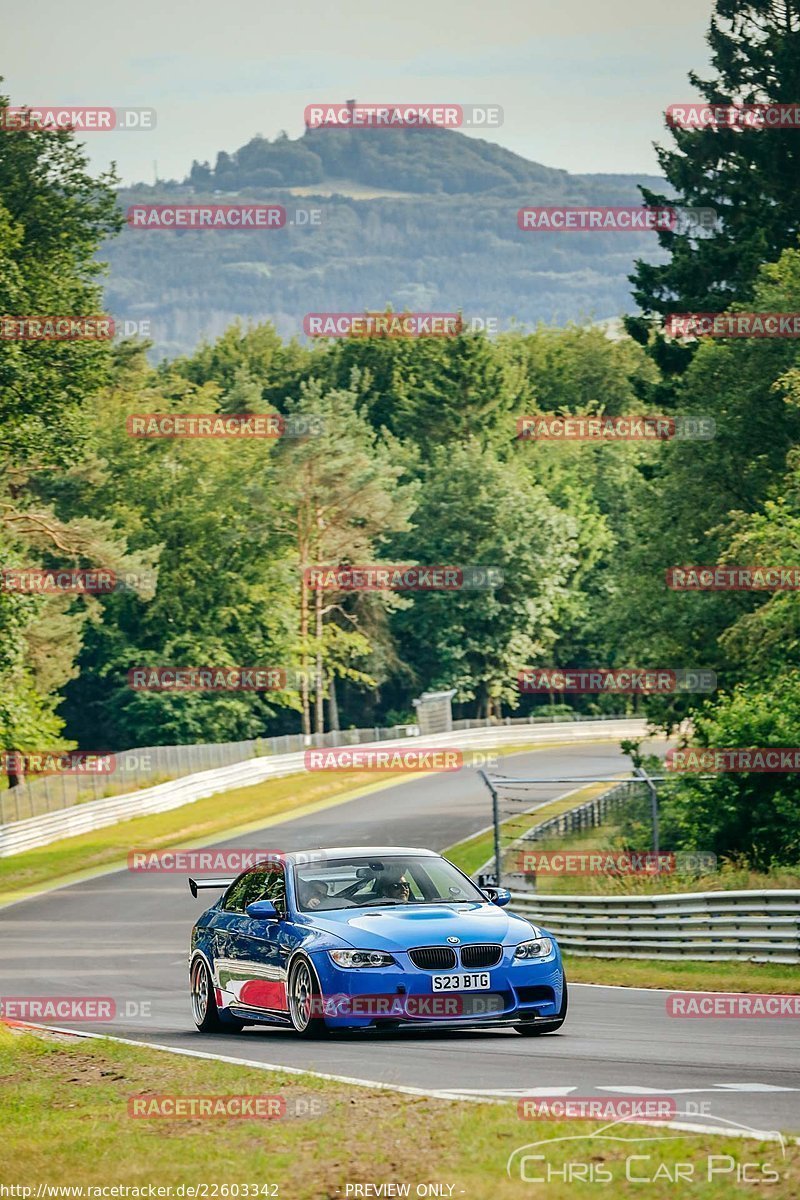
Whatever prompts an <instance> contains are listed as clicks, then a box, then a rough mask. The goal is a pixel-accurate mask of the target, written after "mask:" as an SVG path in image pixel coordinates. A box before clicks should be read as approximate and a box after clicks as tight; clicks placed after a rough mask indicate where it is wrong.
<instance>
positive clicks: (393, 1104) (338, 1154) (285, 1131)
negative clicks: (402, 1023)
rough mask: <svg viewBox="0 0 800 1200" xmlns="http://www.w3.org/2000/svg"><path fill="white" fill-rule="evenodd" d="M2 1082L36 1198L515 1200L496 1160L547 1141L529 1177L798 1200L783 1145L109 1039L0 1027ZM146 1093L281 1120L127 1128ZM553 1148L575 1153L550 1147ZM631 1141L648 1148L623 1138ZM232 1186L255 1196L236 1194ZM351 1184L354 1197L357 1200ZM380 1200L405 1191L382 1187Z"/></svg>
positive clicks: (8, 1176) (798, 1174)
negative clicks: (712, 1169)
mask: <svg viewBox="0 0 800 1200" xmlns="http://www.w3.org/2000/svg"><path fill="white" fill-rule="evenodd" d="M0 1076H2V1079H3V1084H4V1087H3V1089H2V1093H0V1117H1V1118H2V1128H3V1167H2V1178H3V1181H4V1182H5V1183H7V1184H11V1185H17V1186H24V1187H28V1188H31V1189H32V1190H31V1192H30V1193H28V1194H29V1195H30V1196H33V1197H36V1195H37V1188H38V1187H39V1185H44V1186H45V1187H46V1186H47V1185H56V1186H58V1185H61V1186H65V1187H70V1186H71V1187H82V1188H89V1187H104V1186H108V1185H112V1186H113V1185H127V1186H132V1187H139V1188H144V1189H147V1187H148V1185H158V1186H160V1187H164V1188H172V1189H176V1188H178V1187H180V1186H181V1185H183V1186H184V1188H185V1189H188V1188H189V1187H191V1186H195V1187H199V1188H201V1189H202V1188H203V1187H205V1189H206V1190H205V1192H203V1191H202V1190H201V1191H199V1192H196V1193H195V1195H200V1196H202V1195H205V1196H208V1197H214V1196H221V1197H225V1196H240V1197H241V1196H247V1195H249V1196H253V1195H258V1196H270V1195H276V1196H278V1197H280V1198H281V1200H289V1198H291V1200H344V1198H345V1197H347V1196H358V1195H361V1196H364V1195H370V1194H371V1195H376V1194H377V1195H380V1194H381V1191H377V1192H376V1191H375V1190H374V1189H375V1188H376V1187H379V1186H380V1185H381V1184H394V1185H400V1186H401V1187H402V1185H408V1191H407V1192H406V1193H405V1194H411V1195H412V1196H413V1195H416V1194H419V1195H425V1194H426V1192H425V1191H419V1187H420V1185H430V1184H437V1185H439V1187H440V1188H441V1190H439V1191H437V1192H431V1193H429V1194H433V1195H445V1196H450V1195H451V1196H454V1197H462V1196H463V1197H467V1198H469V1200H471V1198H473V1197H474V1198H475V1200H485V1197H487V1196H492V1197H493V1198H496V1200H510V1198H511V1197H516V1196H519V1195H520V1194H521V1190H526V1189H522V1181H521V1179H520V1170H519V1166H518V1165H517V1167H516V1171H515V1174H514V1176H513V1177H512V1178H509V1177H508V1176H507V1174H506V1162H507V1160H508V1157H509V1155H510V1154H511V1153H512V1151H514V1150H516V1149H518V1148H520V1147H523V1146H525V1145H527V1144H529V1143H531V1142H540V1141H544V1140H545V1139H548V1142H550V1144H549V1145H544V1146H541V1147H537V1148H536V1149H535V1150H532V1151H531V1153H540V1154H542V1155H543V1156H544V1157H543V1159H542V1160H541V1161H537V1162H535V1163H534V1162H532V1161H530V1160H529V1162H528V1163H527V1164H526V1171H527V1172H528V1173H533V1174H538V1175H541V1174H542V1173H543V1172H544V1171H548V1170H553V1171H555V1170H557V1171H563V1170H564V1165H565V1163H566V1162H578V1163H584V1164H591V1165H592V1167H593V1171H594V1174H595V1176H596V1175H597V1174H598V1173H599V1172H600V1171H601V1170H602V1171H604V1172H606V1173H607V1174H608V1175H610V1176H611V1178H612V1179H613V1182H614V1185H615V1186H614V1189H613V1191H614V1195H615V1196H618V1195H620V1196H637V1195H641V1187H642V1185H641V1183H633V1182H628V1181H627V1180H626V1159H627V1158H628V1157H629V1156H632V1155H647V1156H648V1158H647V1159H645V1160H642V1159H638V1160H637V1161H636V1167H637V1168H638V1170H637V1171H636V1172H633V1173H634V1174H638V1175H639V1176H640V1177H641V1176H642V1175H643V1174H644V1173H645V1171H646V1172H647V1173H648V1174H649V1175H650V1176H651V1177H655V1175H656V1172H657V1171H659V1173H660V1176H661V1178H660V1179H657V1180H656V1179H654V1182H651V1183H650V1184H649V1185H648V1187H647V1195H648V1196H649V1197H651V1198H652V1200H662V1198H666V1197H670V1198H672V1197H674V1196H675V1195H676V1189H675V1183H674V1182H673V1181H671V1179H670V1178H669V1176H672V1175H674V1172H675V1167H676V1164H678V1163H688V1164H691V1166H692V1168H693V1170H694V1173H695V1176H696V1186H695V1187H689V1186H687V1184H685V1183H684V1185H683V1188H682V1189H681V1194H684V1195H685V1194H686V1193H687V1192H688V1193H689V1194H691V1195H693V1196H696V1197H698V1200H722V1198H723V1197H727V1196H730V1194H731V1191H732V1186H733V1184H734V1183H735V1170H736V1167H737V1166H738V1165H739V1164H741V1163H743V1162H749V1163H753V1164H759V1165H758V1166H756V1167H753V1170H754V1171H756V1170H759V1171H760V1170H762V1169H764V1168H766V1169H768V1170H771V1171H774V1172H775V1173H776V1174H777V1175H778V1176H779V1178H778V1181H777V1182H775V1183H773V1184H772V1185H771V1186H770V1188H769V1192H770V1195H771V1196H773V1197H776V1198H778V1200H783V1198H788V1197H791V1196H796V1195H797V1189H798V1188H800V1166H799V1164H798V1150H797V1147H796V1146H794V1145H791V1144H790V1145H788V1146H787V1147H786V1150H785V1155H784V1153H783V1152H782V1149H781V1146H780V1145H779V1144H777V1143H770V1142H765V1141H759V1140H752V1141H751V1140H747V1141H745V1140H742V1139H740V1138H734V1137H724V1136H722V1137H717V1136H713V1135H709V1134H689V1133H686V1134H680V1135H679V1136H677V1137H676V1138H674V1140H673V1136H672V1135H673V1134H674V1131H671V1130H666V1129H663V1128H662V1129H659V1128H658V1127H657V1126H656V1127H644V1126H634V1125H630V1124H626V1125H625V1126H624V1127H622V1133H623V1135H624V1137H625V1138H626V1139H628V1140H626V1141H624V1142H621V1143H620V1142H618V1141H609V1140H602V1141H599V1140H597V1139H596V1138H594V1139H592V1140H588V1139H587V1135H589V1134H591V1133H593V1132H595V1131H597V1129H598V1128H599V1127H601V1126H602V1125H603V1122H602V1121H569V1122H565V1121H554V1120H541V1119H540V1120H535V1121H531V1120H521V1119H520V1118H519V1117H518V1116H517V1107H516V1105H515V1104H513V1103H509V1104H505V1103H504V1104H472V1103H461V1102H455V1101H447V1100H440V1099H433V1098H427V1097H417V1096H407V1095H402V1094H398V1093H395V1092H390V1091H379V1090H377V1089H371V1088H356V1087H351V1086H348V1085H346V1084H341V1083H336V1082H333V1081H329V1080H322V1079H316V1078H314V1077H313V1076H311V1075H290V1074H286V1073H285V1072H281V1071H269V1072H268V1071H261V1070H255V1069H249V1068H243V1067H240V1066H234V1065H231V1064H225V1063H220V1062H210V1061H207V1060H199V1059H187V1058H181V1057H178V1056H175V1055H171V1054H167V1053H164V1052H161V1051H154V1050H149V1049H146V1048H139V1047H132V1046H121V1045H118V1044H115V1043H112V1042H107V1041H95V1042H87V1041H77V1042H76V1041H74V1040H72V1039H69V1038H58V1037H57V1035H53V1036H51V1037H50V1038H44V1037H39V1036H32V1035H30V1034H26V1033H20V1032H19V1031H13V1032H11V1031H8V1030H7V1029H5V1028H4V1027H3V1026H2V1025H0ZM157 1095H159V1096H163V1095H170V1096H186V1097H188V1096H198V1095H202V1096H231V1095H239V1096H241V1095H261V1096H264V1095H268V1096H281V1097H283V1098H284V1100H285V1102H286V1116H284V1117H282V1118H280V1119H276V1120H265V1119H261V1120H257V1119H234V1118H229V1117H216V1118H208V1117H206V1118H203V1117H191V1118H183V1119H174V1118H163V1117H162V1118H149V1119H148V1118H140V1119H137V1118H133V1117H131V1116H129V1115H128V1113H129V1100H130V1098H131V1097H132V1096H149V1097H152V1096H157ZM705 1119H706V1120H707V1118H705ZM613 1132H615V1133H619V1132H620V1130H619V1129H616V1130H614V1131H613ZM564 1137H570V1138H578V1139H579V1140H577V1141H574V1142H573V1141H571V1142H567V1143H563V1142H555V1143H553V1142H552V1141H551V1139H555V1138H564ZM642 1138H647V1139H648V1141H647V1142H642V1141H641V1140H635V1139H642ZM653 1138H658V1139H659V1140H657V1141H652V1140H650V1139H653ZM662 1139H663V1140H662ZM710 1155H717V1156H722V1155H728V1156H730V1159H729V1164H730V1165H729V1167H728V1170H727V1171H725V1172H724V1173H722V1172H721V1171H720V1173H718V1174H717V1175H714V1176H712V1179H711V1181H710V1182H709V1181H707V1179H706V1176H707V1172H708V1158H709V1156H710ZM515 1161H516V1163H517V1164H518V1163H519V1156H517V1159H516V1160H515ZM715 1161H716V1163H717V1164H718V1165H721V1164H722V1162H723V1160H722V1159H721V1158H718V1159H716V1160H715ZM526 1182H527V1181H526ZM370 1184H371V1185H372V1188H370V1189H369V1190H364V1189H366V1185H370ZM244 1185H249V1187H250V1188H254V1187H257V1188H258V1189H261V1190H258V1191H254V1190H250V1191H245V1190H244ZM356 1185H361V1188H360V1189H359V1190H358V1191H356V1190H355V1187H356ZM237 1188H238V1190H237ZM45 1194H46V1193H45ZM54 1194H58V1193H54ZM138 1194H140V1195H142V1194H143V1195H147V1191H146V1190H145V1191H144V1192H143V1193H142V1192H140V1193H138ZM162 1194H164V1195H168V1193H166V1192H165V1193H162ZM172 1194H173V1195H175V1194H176V1193H175V1192H174V1191H173V1193H172ZM183 1194H184V1195H190V1194H191V1193H189V1192H188V1190H185V1191H184V1193H183ZM383 1194H389V1195H392V1194H394V1195H397V1194H401V1195H402V1194H403V1192H402V1191H401V1192H399V1193H398V1192H397V1191H396V1190H390V1191H388V1192H387V1191H386V1190H385V1189H384V1190H383ZM596 1194H597V1185H596V1182H595V1183H594V1184H592V1183H586V1184H580V1183H577V1184H576V1183H575V1182H570V1181H569V1180H567V1179H564V1178H563V1177H562V1178H559V1177H558V1176H556V1177H555V1179H554V1180H553V1182H551V1183H550V1184H549V1185H548V1187H547V1195H548V1197H550V1198H552V1200H566V1198H567V1197H569V1198H570V1200H576V1197H578V1198H579V1197H580V1196H582V1195H596ZM90 1195H91V1193H87V1192H84V1196H90Z"/></svg>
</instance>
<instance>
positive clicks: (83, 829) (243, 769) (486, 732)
mask: <svg viewBox="0 0 800 1200" xmlns="http://www.w3.org/2000/svg"><path fill="white" fill-rule="evenodd" d="M644 732H645V722H644V721H643V720H638V719H631V720H628V719H626V718H611V719H605V720H591V721H564V722H558V723H549V722H547V723H541V724H540V723H537V724H536V725H530V724H525V725H519V724H517V725H513V726H505V725H491V726H488V727H485V728H483V729H471V730H459V731H454V732H452V733H439V734H436V735H435V736H431V737H428V736H426V737H425V738H424V739H423V740H424V743H425V745H426V746H454V747H463V748H465V749H467V748H469V749H480V748H481V747H483V746H492V745H498V744H503V745H513V744H514V743H522V742H546V741H550V740H552V739H557V740H558V741H565V740H566V741H586V740H590V739H592V738H597V737H598V736H600V737H604V738H622V737H636V736H639V735H642V734H644ZM325 736H326V737H327V736H328V735H325ZM313 744H314V742H313V739H310V740H309V745H313ZM373 745H380V746H387V747H388V746H402V745H408V738H407V737H405V738H396V739H392V740H387V741H381V742H376V743H373ZM303 770H304V755H303V753H302V752H299V753H296V754H280V755H277V754H276V755H270V756H267V757H262V758H252V759H249V760H248V761H247V762H241V763H235V764H233V765H232V766H229V767H222V768H220V769H217V770H214V771H203V772H201V773H199V774H196V775H188V776H186V777H185V778H183V779H176V780H170V781H169V782H168V783H162V784H158V786H156V787H153V788H143V789H142V790H141V791H138V792H132V793H130V794H129V795H126V796H110V797H107V798H106V799H103V800H89V801H87V802H86V803H85V804H76V805H74V806H72V807H70V808H64V809H61V810H59V811H58V812H53V813H47V814H46V815H44V816H39V817H32V818H30V819H28V820H25V821H15V822H13V823H11V824H8V825H0V858H5V857H7V856H9V855H11V854H19V853H21V852H22V851H23V850H31V849H34V848H35V847H37V846H46V845H48V843H50V842H54V841H56V840H57V839H58V838H64V837H75V836H77V835H78V834H81V833H88V832H90V831H91V830H93V829H103V828H105V827H106V826H108V825H115V824H117V822H119V821H126V820H130V819H131V818H133V817H142V816H148V815H149V814H151V813H158V812H167V811H168V810H169V809H172V808H179V807H180V806H181V805H183V804H189V803H191V802H192V801H193V800H202V799H203V798H204V797H206V796H213V795H215V794H216V793H218V792H226V791H230V790H231V789H233V788H238V787H249V786H251V785H252V784H255V783H261V782H263V780H265V779H269V778H274V779H277V778H280V777H281V776H285V775H292V774H296V773H299V772H301V771H303Z"/></svg>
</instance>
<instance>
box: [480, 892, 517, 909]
mask: <svg viewBox="0 0 800 1200" xmlns="http://www.w3.org/2000/svg"><path fill="white" fill-rule="evenodd" d="M483 890H484V892H485V893H486V895H487V896H488V898H489V900H491V902H492V904H496V905H497V907H498V908H505V906H506V905H507V904H508V903H509V902H510V900H511V892H510V891H509V890H508V888H504V887H485V888H484V889H483Z"/></svg>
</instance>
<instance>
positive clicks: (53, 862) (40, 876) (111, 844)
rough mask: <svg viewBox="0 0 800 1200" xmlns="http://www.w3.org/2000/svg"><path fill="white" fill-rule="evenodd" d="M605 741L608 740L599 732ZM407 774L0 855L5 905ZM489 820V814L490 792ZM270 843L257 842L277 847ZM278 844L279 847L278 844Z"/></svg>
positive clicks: (254, 798) (300, 785)
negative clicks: (133, 858) (138, 852)
mask: <svg viewBox="0 0 800 1200" xmlns="http://www.w3.org/2000/svg"><path fill="white" fill-rule="evenodd" d="M598 740H600V741H603V740H608V739H602V738H601V739H598ZM558 745H563V743H560V742H558V741H553V742H536V743H529V744H524V745H518V746H508V745H506V746H499V747H498V746H493V747H482V748H481V751H480V753H481V754H483V755H487V756H488V755H498V756H507V755H510V754H521V753H525V752H527V751H530V750H548V749H552V748H553V747H554V746H558ZM407 779H408V775H398V773H397V772H385V771H384V772H376V771H360V772H358V771H318V772H313V773H302V774H300V773H298V774H297V775H290V776H287V777H286V778H284V779H268V780H266V781H265V782H264V783H259V784H255V785H254V786H251V787H246V788H238V789H236V790H235V791H230V792H224V793H219V794H217V795H215V796H207V797H206V798H205V799H204V800H195V801H193V802H192V803H190V804H184V805H182V806H181V807H180V808H175V809H172V810H171V811H169V812H165V813H156V814H155V815H153V816H147V817H136V818H134V819H133V820H130V821H122V822H120V823H119V824H117V825H110V826H107V827H106V828H105V829H98V830H95V831H94V832H92V833H86V834H81V835H80V836H78V837H71V838H62V839H61V840H59V841H57V842H51V843H50V844H49V845H47V846H42V847H40V848H39V849H36V850H28V851H26V852H25V853H23V854H14V855H12V856H11V857H9V858H0V904H3V903H7V902H8V901H10V900H16V899H21V898H23V897H24V896H28V895H34V894H36V892H37V891H39V890H41V889H42V888H43V887H46V886H57V885H60V884H62V883H65V882H73V881H76V880H78V879H81V878H86V877H88V876H90V875H92V874H96V873H97V872H98V871H100V870H102V869H104V868H105V869H113V868H118V867H120V866H122V865H124V864H125V861H126V859H127V855H128V852H129V851H130V850H131V849H133V848H137V849H142V848H146V849H154V850H158V849H165V848H167V847H169V846H181V847H196V846H203V845H211V844H213V843H214V842H215V841H219V840H221V839H222V838H223V837H233V836H235V835H237V834H239V833H245V832H249V831H251V830H254V829H259V828H261V827H262V826H265V825H268V824H270V823H277V822H279V821H281V820H285V819H286V818H287V817H293V816H301V815H303V814H304V813H307V812H313V811H315V810H316V809H322V808H326V807H328V806H330V805H334V804H341V803H343V802H344V801H345V800H349V799H353V798H355V797H356V796H359V795H364V794H365V793H368V792H371V791H376V790H379V789H382V788H385V787H391V786H392V785H393V784H397V783H400V782H406V781H407ZM486 813H487V820H488V819H489V818H490V816H491V804H490V801H489V794H488V792H487V795H486ZM273 848H276V847H272V846H270V845H266V846H263V847H259V849H273ZM277 848H279V847H277Z"/></svg>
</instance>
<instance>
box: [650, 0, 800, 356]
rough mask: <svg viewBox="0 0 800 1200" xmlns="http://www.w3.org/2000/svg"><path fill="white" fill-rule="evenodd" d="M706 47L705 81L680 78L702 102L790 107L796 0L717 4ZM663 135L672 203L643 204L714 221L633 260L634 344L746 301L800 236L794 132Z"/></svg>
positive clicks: (797, 57)
mask: <svg viewBox="0 0 800 1200" xmlns="http://www.w3.org/2000/svg"><path fill="white" fill-rule="evenodd" d="M707 41H708V44H709V46H710V47H711V61H712V65H713V68H714V72H715V74H714V76H713V77H712V78H710V79H702V78H700V77H699V76H698V75H697V74H696V73H695V72H690V74H689V79H690V81H691V83H692V85H693V87H695V88H696V89H697V90H699V91H700V93H701V94H702V95H703V97H704V98H705V100H706V101H708V102H709V103H712V104H735V105H740V104H745V105H749V104H761V103H766V102H769V103H773V104H778V103H784V104H792V105H797V106H798V108H800V3H798V0H748V2H746V3H743V2H742V0H717V3H716V8H715V13H714V15H713V17H712V20H711V26H710V30H709V33H708V35H707ZM676 99H680V97H678V98H676ZM672 136H673V139H674V147H673V148H665V147H663V146H660V147H657V148H656V149H657V154H658V159H659V163H660V165H661V167H662V170H663V172H664V174H665V175H666V178H667V180H668V182H669V183H670V184H671V185H672V188H673V190H674V193H675V196H674V197H668V196H666V195H660V194H658V193H656V192H653V191H651V190H650V189H648V188H642V189H641V191H642V195H643V197H644V201H645V203H646V204H648V205H664V204H675V205H678V206H681V207H684V206H685V207H688V208H711V209H714V210H715V212H716V213H717V221H716V223H715V227H714V229H713V231H712V233H711V235H710V236H709V235H707V234H702V233H700V234H697V233H694V234H685V233H677V232H672V231H664V232H661V233H659V234H658V237H659V241H660V243H661V246H662V247H663V248H664V249H666V250H667V251H668V252H669V254H670V258H669V261H667V262H666V263H663V264H659V265H654V264H652V263H647V262H644V261H642V260H639V261H637V264H636V270H635V273H634V274H633V275H632V276H631V277H630V278H631V282H632V283H633V285H634V293H633V294H634V297H635V299H636V301H637V303H638V304H639V306H640V308H641V309H642V311H643V313H644V316H643V317H631V318H628V321H627V326H628V331H629V333H631V334H632V336H634V337H636V338H637V339H638V340H639V341H641V342H646V341H647V339H648V336H649V331H650V325H651V318H653V317H658V316H664V315H665V314H667V313H671V312H686V311H700V312H718V311H722V310H723V309H726V308H727V307H729V305H731V304H732V303H735V302H737V301H740V302H747V301H749V300H750V299H751V298H752V294H753V287H754V283H755V278H756V274H757V272H758V268H759V266H760V264H761V263H763V262H774V261H776V260H777V259H778V257H779V256H780V254H781V252H782V251H783V250H784V249H786V248H788V247H793V246H795V245H796V241H797V235H798V231H799V230H800V213H799V212H798V208H797V193H798V187H799V186H800V129H795V128H770V129H768V128H729V127H717V128H714V127H708V128H698V129H681V128H674V129H673V130H672ZM655 354H656V358H657V359H659V360H660V362H661V365H662V367H664V368H665V369H666V370H667V371H674V370H681V369H682V368H683V367H684V366H685V365H686V362H687V361H688V358H689V353H688V352H687V351H686V350H684V349H683V348H681V347H678V346H677V344H676V343H674V342H673V343H665V342H663V341H662V340H660V339H659V340H658V342H657V349H656V351H655Z"/></svg>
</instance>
